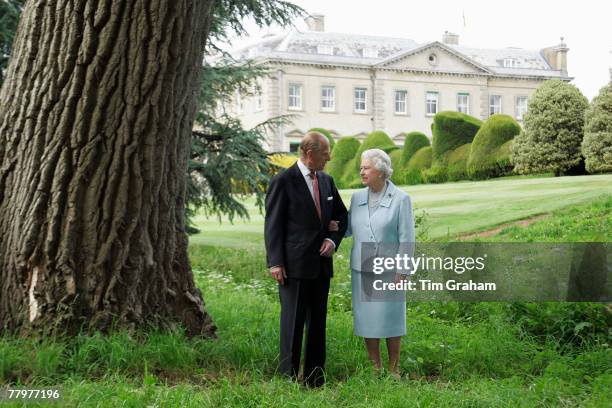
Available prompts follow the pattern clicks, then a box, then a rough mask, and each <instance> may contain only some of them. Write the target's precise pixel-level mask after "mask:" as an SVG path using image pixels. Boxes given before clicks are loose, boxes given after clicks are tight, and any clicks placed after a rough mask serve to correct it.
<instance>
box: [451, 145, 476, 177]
mask: <svg viewBox="0 0 612 408" xmlns="http://www.w3.org/2000/svg"><path fill="white" fill-rule="evenodd" d="M471 148H472V144H471V143H466V144H464V145H463V146H459V147H458V148H456V149H455V150H453V151H452V152H451V153H450V154H449V155H448V161H447V180H448V181H457V180H466V179H467V178H468V175H467V162H468V158H469V157H470V150H471Z"/></svg>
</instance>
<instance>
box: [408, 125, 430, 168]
mask: <svg viewBox="0 0 612 408" xmlns="http://www.w3.org/2000/svg"><path fill="white" fill-rule="evenodd" d="M426 146H431V142H430V141H429V138H428V137H427V136H426V135H425V133H421V132H410V133H408V134H407V135H406V138H405V139H404V147H403V148H402V163H403V165H404V166H406V165H407V164H408V162H409V161H410V159H411V158H412V156H414V154H415V153H416V152H418V151H419V149H421V148H423V147H426Z"/></svg>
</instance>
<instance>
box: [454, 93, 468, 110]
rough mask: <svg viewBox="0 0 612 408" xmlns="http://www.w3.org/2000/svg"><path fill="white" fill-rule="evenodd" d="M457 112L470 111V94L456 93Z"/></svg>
mask: <svg viewBox="0 0 612 408" xmlns="http://www.w3.org/2000/svg"><path fill="white" fill-rule="evenodd" d="M457 112H461V113H466V114H468V115H469V113H470V94H468V93H458V94H457Z"/></svg>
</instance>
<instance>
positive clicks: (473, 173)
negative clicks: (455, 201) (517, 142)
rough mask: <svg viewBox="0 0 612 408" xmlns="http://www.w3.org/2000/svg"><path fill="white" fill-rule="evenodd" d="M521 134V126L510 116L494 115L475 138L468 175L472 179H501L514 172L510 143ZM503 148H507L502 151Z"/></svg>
mask: <svg viewBox="0 0 612 408" xmlns="http://www.w3.org/2000/svg"><path fill="white" fill-rule="evenodd" d="M520 132H521V126H520V125H519V124H518V122H517V121H516V120H514V118H512V117H511V116H508V115H501V114H498V115H493V116H491V117H490V118H489V119H487V121H485V122H484V123H483V125H482V126H481V127H480V129H479V130H478V133H476V136H474V141H473V142H472V147H471V150H470V155H469V159H468V162H467V175H468V177H469V178H471V179H477V180H482V179H487V178H491V177H499V176H503V175H507V174H509V173H511V172H512V164H511V162H510V150H509V147H510V146H511V143H508V142H510V141H511V140H512V139H514V137H515V136H516V135H518V134H519V133H520ZM502 146H505V147H504V148H503V149H502Z"/></svg>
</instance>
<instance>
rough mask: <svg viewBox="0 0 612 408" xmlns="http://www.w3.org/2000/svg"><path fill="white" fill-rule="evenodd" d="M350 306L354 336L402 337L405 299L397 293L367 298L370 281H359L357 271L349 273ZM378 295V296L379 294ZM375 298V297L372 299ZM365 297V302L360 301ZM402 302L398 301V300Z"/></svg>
mask: <svg viewBox="0 0 612 408" xmlns="http://www.w3.org/2000/svg"><path fill="white" fill-rule="evenodd" d="M351 281H352V304H353V325H354V328H355V335H356V336H360V337H366V338H378V339H381V338H387V337H398V336H404V335H405V334H406V300H405V297H404V296H403V295H401V294H399V296H398V295H390V296H383V298H378V299H376V298H374V299H370V298H368V293H370V294H371V291H372V288H371V287H370V288H368V287H363V285H364V281H365V285H366V286H371V282H372V279H370V278H369V277H368V278H367V279H365V280H362V276H361V272H359V271H357V270H354V269H353V270H352V272H351ZM379 294H380V293H379ZM374 297H376V296H374ZM364 298H365V299H364ZM398 299H402V300H398Z"/></svg>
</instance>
